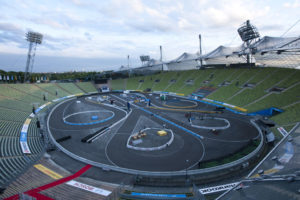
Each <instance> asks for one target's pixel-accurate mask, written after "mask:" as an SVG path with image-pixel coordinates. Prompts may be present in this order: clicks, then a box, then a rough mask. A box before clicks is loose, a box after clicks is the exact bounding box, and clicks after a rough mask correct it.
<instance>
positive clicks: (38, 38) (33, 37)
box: [24, 31, 43, 82]
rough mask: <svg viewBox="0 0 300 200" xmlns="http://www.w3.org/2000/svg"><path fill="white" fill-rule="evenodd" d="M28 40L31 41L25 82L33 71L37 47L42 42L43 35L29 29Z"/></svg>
mask: <svg viewBox="0 0 300 200" xmlns="http://www.w3.org/2000/svg"><path fill="white" fill-rule="evenodd" d="M26 40H27V41H28V42H29V48H28V55H27V62H26V68H25V75H24V82H26V81H27V80H29V76H30V72H32V69H33V63H34V57H35V52H36V47H37V44H42V40H43V35H42V34H40V33H37V32H32V31H29V32H28V33H26ZM32 49H33V52H32ZM29 68H30V69H29Z"/></svg>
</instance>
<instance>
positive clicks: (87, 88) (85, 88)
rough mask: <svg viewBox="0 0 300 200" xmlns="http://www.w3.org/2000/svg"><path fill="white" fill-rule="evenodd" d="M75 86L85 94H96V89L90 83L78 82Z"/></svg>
mask: <svg viewBox="0 0 300 200" xmlns="http://www.w3.org/2000/svg"><path fill="white" fill-rule="evenodd" d="M76 85H77V86H78V87H79V88H80V89H81V90H82V91H84V92H85V93H88V92H97V89H96V88H95V86H94V85H93V84H92V83H91V82H79V83H76Z"/></svg>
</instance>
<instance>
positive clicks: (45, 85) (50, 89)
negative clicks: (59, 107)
mask: <svg viewBox="0 0 300 200" xmlns="http://www.w3.org/2000/svg"><path fill="white" fill-rule="evenodd" d="M36 86H37V87H40V88H41V89H43V90H45V91H47V92H49V93H51V94H52V95H55V96H56V92H57V97H64V96H67V95H69V93H67V92H66V91H65V90H63V89H61V88H60V87H58V86H57V85H56V84H53V83H42V84H36Z"/></svg>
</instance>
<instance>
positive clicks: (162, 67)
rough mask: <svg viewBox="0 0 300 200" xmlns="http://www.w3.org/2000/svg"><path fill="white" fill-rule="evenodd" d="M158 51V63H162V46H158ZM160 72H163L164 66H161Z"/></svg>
mask: <svg viewBox="0 0 300 200" xmlns="http://www.w3.org/2000/svg"><path fill="white" fill-rule="evenodd" d="M159 51H160V59H159V60H160V62H162V46H161V45H160V46H159ZM161 71H164V65H163V64H161Z"/></svg>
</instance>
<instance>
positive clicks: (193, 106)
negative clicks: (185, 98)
mask: <svg viewBox="0 0 300 200" xmlns="http://www.w3.org/2000/svg"><path fill="white" fill-rule="evenodd" d="M163 105H164V106H166V107H169V108H195V107H197V106H198V105H197V104H195V105H192V106H170V105H167V104H163Z"/></svg>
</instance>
